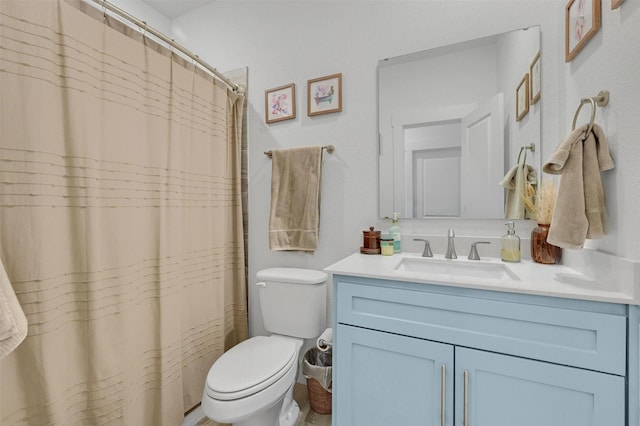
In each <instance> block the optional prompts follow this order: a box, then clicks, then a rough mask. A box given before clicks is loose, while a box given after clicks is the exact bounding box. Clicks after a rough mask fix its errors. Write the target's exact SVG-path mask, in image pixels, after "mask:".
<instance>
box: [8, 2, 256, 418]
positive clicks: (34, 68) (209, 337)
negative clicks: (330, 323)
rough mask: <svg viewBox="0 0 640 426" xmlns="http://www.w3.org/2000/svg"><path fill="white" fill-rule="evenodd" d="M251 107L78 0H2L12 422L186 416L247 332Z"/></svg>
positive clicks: (9, 416) (201, 73)
mask: <svg viewBox="0 0 640 426" xmlns="http://www.w3.org/2000/svg"><path fill="white" fill-rule="evenodd" d="M82 9H87V10H84V11H83V10H82ZM91 13H93V16H92V15H91ZM242 103H243V99H242V96H239V95H237V94H235V93H234V92H233V91H231V90H229V89H228V88H227V87H226V86H225V85H224V84H223V83H220V82H218V81H216V80H214V79H213V78H211V77H209V76H207V75H206V74H205V73H204V72H202V71H201V70H200V69H198V68H197V67H195V66H194V65H193V64H191V63H189V62H188V61H184V60H182V59H180V58H178V57H177V56H176V55H174V54H172V52H171V51H170V50H168V49H166V48H163V47H160V46H158V45H157V44H156V43H155V42H153V41H152V40H149V39H148V38H147V37H145V36H144V34H142V33H141V32H140V31H137V30H133V29H128V28H127V27H126V26H124V25H122V24H121V23H119V22H118V21H117V20H115V19H113V18H109V17H105V16H103V13H102V11H99V10H95V9H93V8H92V7H90V6H87V5H86V4H83V3H81V2H80V1H79V0H67V1H64V0H46V1H37V0H1V1H0V258H1V259H2V262H3V263H4V265H5V267H6V270H7V273H8V276H9V279H10V280H11V282H12V284H13V288H14V291H15V293H16V294H17V296H18V299H19V301H20V303H21V306H22V309H23V310H24V312H25V314H26V316H27V320H28V322H29V329H28V335H27V338H26V340H25V341H24V342H23V343H22V344H21V345H20V346H19V347H18V348H17V349H16V350H15V351H14V352H12V353H11V354H10V355H9V356H7V357H6V358H4V359H2V360H0V424H2V425H38V426H41V425H82V426H85V425H132V426H139V425H153V426H161V425H171V426H176V425H179V424H181V422H182V418H183V413H184V412H185V411H186V410H188V409H190V408H191V407H193V406H194V405H196V404H197V403H198V402H199V401H200V398H201V396H202V390H203V386H204V381H205V378H206V374H207V371H208V369H209V367H210V366H211V364H212V363H213V361H214V360H215V359H216V358H217V357H219V356H220V355H221V354H222V353H223V352H224V351H225V350H226V349H228V348H229V347H231V346H233V345H234V344H235V343H237V342H239V341H241V340H243V339H245V338H246V335H247V312H246V278H245V271H244V244H243V233H242V231H243V230H242V211H241V189H240V183H241V182H240V174H241V170H240V161H241V160H240V143H241V141H240V139H241V135H240V133H241V121H242Z"/></svg>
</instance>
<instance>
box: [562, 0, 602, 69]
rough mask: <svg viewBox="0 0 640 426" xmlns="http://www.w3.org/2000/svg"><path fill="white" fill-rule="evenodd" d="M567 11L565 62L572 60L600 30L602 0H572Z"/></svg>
mask: <svg viewBox="0 0 640 426" xmlns="http://www.w3.org/2000/svg"><path fill="white" fill-rule="evenodd" d="M565 9H566V12H565V62H571V61H572V60H573V58H575V56H576V55H577V54H578V52H580V50H582V48H583V47H584V46H585V45H586V44H587V42H588V41H589V40H590V39H591V38H592V37H593V36H594V35H595V34H596V33H597V32H598V30H600V19H601V11H602V4H601V3H600V0H570V1H569V3H567V6H566V8H565Z"/></svg>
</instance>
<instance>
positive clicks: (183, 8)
mask: <svg viewBox="0 0 640 426" xmlns="http://www.w3.org/2000/svg"><path fill="white" fill-rule="evenodd" d="M142 1H143V2H145V3H146V4H148V5H149V6H151V7H152V8H153V9H155V10H157V11H158V12H160V13H162V14H163V15H164V16H166V17H167V18H169V19H174V18H177V17H178V16H180V15H183V14H185V13H187V12H191V11H192V10H194V9H197V8H199V7H200V6H203V5H205V4H207V3H211V2H213V1H215V0H142Z"/></svg>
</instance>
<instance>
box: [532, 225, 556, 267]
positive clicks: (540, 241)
mask: <svg viewBox="0 0 640 426" xmlns="http://www.w3.org/2000/svg"><path fill="white" fill-rule="evenodd" d="M549 226H550V225H548V224H544V223H539V224H538V226H536V227H535V228H533V230H532V231H531V259H533V261H534V262H538V263H544V264H549V265H550V264H555V263H558V262H560V259H562V248H560V247H558V246H554V245H553V244H549V243H548V242H547V235H549Z"/></svg>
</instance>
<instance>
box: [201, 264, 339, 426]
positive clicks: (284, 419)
mask: <svg viewBox="0 0 640 426" xmlns="http://www.w3.org/2000/svg"><path fill="white" fill-rule="evenodd" d="M256 278H257V283H256V285H257V286H258V298H259V300H260V308H261V310H262V321H263V324H264V328H265V329H266V330H267V331H269V332H270V333H273V334H272V335H271V336H269V337H266V336H256V337H252V338H250V339H248V340H245V341H244V342H242V343H239V344H238V345H236V346H234V347H233V348H231V349H230V350H229V351H227V352H225V353H224V354H223V355H222V356H221V357H220V358H219V359H218V360H217V361H216V362H215V363H214V364H213V366H211V369H210V370H209V374H207V381H206V383H205V387H204V392H203V395H202V409H203V410H204V413H205V414H206V416H207V417H209V418H210V419H212V420H215V421H217V422H220V423H232V424H233V425H234V426H294V425H295V424H296V423H297V421H298V417H299V415H300V408H299V407H298V404H297V403H296V402H295V401H294V400H293V385H294V384H295V381H296V377H297V375H298V365H299V362H298V359H299V353H300V350H301V348H302V344H303V339H311V338H316V337H318V336H319V335H320V334H321V333H322V331H323V330H324V327H325V325H326V324H325V322H326V287H327V284H326V282H327V278H328V276H327V274H326V273H324V272H321V271H314V270H310V269H297V268H270V269H263V270H261V271H259V272H258V273H257V274H256Z"/></svg>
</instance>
